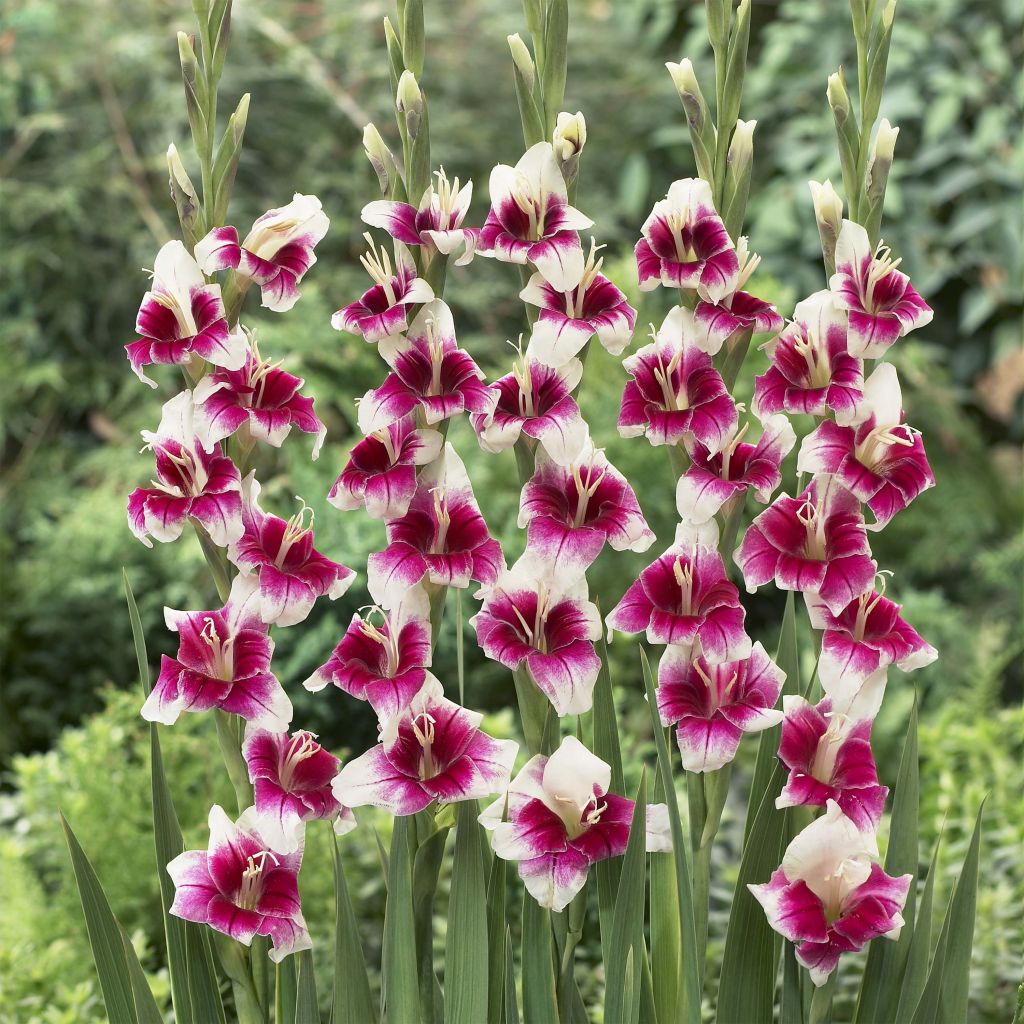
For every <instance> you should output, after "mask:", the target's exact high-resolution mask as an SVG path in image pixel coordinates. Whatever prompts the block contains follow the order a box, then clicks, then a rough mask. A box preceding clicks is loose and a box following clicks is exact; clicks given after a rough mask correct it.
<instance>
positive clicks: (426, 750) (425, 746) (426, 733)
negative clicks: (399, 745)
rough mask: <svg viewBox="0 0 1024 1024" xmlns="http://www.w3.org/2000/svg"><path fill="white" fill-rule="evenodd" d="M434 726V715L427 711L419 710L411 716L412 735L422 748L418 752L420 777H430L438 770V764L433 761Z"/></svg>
mask: <svg viewBox="0 0 1024 1024" xmlns="http://www.w3.org/2000/svg"><path fill="white" fill-rule="evenodd" d="M421 723H422V724H421ZM434 726H435V722H434V717H433V715H431V714H429V712H426V711H421V712H420V713H419V714H418V715H414V716H413V719H412V731H413V735H414V736H415V737H416V739H417V741H418V742H419V745H420V747H421V748H422V752H421V754H420V779H432V778H433V777H434V776H435V775H436V774H437V771H438V766H437V765H436V764H435V763H434V753H433V744H434Z"/></svg>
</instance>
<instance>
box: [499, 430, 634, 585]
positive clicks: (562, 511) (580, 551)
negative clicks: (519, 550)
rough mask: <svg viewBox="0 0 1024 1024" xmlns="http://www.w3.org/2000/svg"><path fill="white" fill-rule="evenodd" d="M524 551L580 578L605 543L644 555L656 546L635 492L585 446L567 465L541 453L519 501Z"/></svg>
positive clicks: (590, 446)
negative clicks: (524, 536)
mask: <svg viewBox="0 0 1024 1024" xmlns="http://www.w3.org/2000/svg"><path fill="white" fill-rule="evenodd" d="M519 528H520V529H524V528H525V529H526V530H527V548H528V549H529V550H530V551H531V552H533V553H535V554H536V555H537V556H539V557H540V558H541V559H543V560H544V561H546V562H548V563H550V564H551V565H553V566H555V567H556V569H558V570H565V572H566V573H568V574H569V575H570V576H578V575H581V574H582V573H583V572H584V571H586V569H587V567H588V566H589V565H591V563H593V561H594V559H596V558H597V556H598V555H599V554H600V553H601V550H602V548H603V547H604V545H605V542H606V541H607V542H608V543H609V544H610V545H611V546H612V547H613V548H615V550H616V551H626V550H629V551H646V550H647V549H648V548H649V547H650V546H651V545H652V544H653V543H654V533H653V532H652V531H651V529H650V528H649V527H648V525H647V521H646V520H645V519H644V516H643V512H642V511H641V510H640V504H639V502H638V501H637V499H636V494H635V493H634V491H633V488H632V487H630V485H629V482H628V481H627V480H626V478H625V477H624V476H623V475H622V474H621V473H620V472H619V471H618V470H617V469H616V468H615V467H614V466H613V465H612V464H611V463H610V462H609V461H608V459H607V458H606V457H605V455H604V452H603V451H601V450H599V449H595V448H594V445H593V442H592V441H589V440H588V441H587V443H586V444H585V446H584V447H583V449H582V450H581V451H580V453H579V454H578V455H577V456H576V458H574V459H572V460H571V462H570V463H569V464H568V465H560V464H559V463H558V462H556V461H555V460H554V459H553V458H552V457H551V456H550V455H549V454H548V453H547V452H546V451H545V450H543V449H539V450H538V451H537V453H536V456H535V460H534V473H533V476H532V477H531V478H530V479H529V480H528V481H527V482H526V485H525V486H524V487H523V491H522V496H521V498H520V501H519Z"/></svg>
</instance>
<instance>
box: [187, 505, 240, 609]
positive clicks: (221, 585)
mask: <svg viewBox="0 0 1024 1024" xmlns="http://www.w3.org/2000/svg"><path fill="white" fill-rule="evenodd" d="M192 525H193V526H195V528H196V536H197V537H198V538H199V546H200V547H201V548H202V549H203V557H204V558H205V559H206V564H207V565H208V566H209V567H210V575H211V576H213V583H214V586H215V587H216V588H217V596H218V597H219V598H220V599H221V600H222V601H224V602H225V603H226V602H227V599H228V595H229V594H230V593H231V563H230V562H229V561H228V556H227V554H226V552H225V551H224V549H223V548H219V547H217V545H216V544H214V543H213V541H212V540H210V535H209V534H208V533H207V532H206V531H205V530H204V529H203V528H202V527H201V526H200V525H199V524H198V523H197V522H195V520H193V521H192Z"/></svg>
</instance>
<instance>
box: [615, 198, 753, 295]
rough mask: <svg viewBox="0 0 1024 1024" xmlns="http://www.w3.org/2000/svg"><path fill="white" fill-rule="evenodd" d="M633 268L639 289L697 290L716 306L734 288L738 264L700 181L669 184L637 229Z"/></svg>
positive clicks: (728, 239)
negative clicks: (634, 268)
mask: <svg viewBox="0 0 1024 1024" xmlns="http://www.w3.org/2000/svg"><path fill="white" fill-rule="evenodd" d="M640 230H641V232H642V233H643V238H641V239H640V241H639V242H637V243H636V249H635V252H636V266H637V271H638V273H639V275H640V290H641V291H644V292H648V291H651V290H652V289H654V288H657V287H658V285H659V284H660V285H664V286H665V287H666V288H693V289H696V288H698V286H699V287H700V288H701V289H702V292H701V297H702V298H704V299H705V300H707V301H708V302H712V303H718V302H720V301H721V300H722V299H724V298H725V296H727V295H730V294H732V292H733V291H735V289H736V286H737V285H736V282H737V280H738V276H739V270H740V265H739V260H738V259H737V256H736V249H735V247H734V246H733V244H732V240H731V239H730V238H729V232H728V231H726V230H725V225H724V224H723V223H722V218H721V217H719V216H718V212H717V211H716V210H715V204H714V201H713V200H712V198H711V186H710V185H708V183H707V182H706V181H704V180H703V179H701V178H683V179H681V180H680V181H674V182H672V185H671V187H670V188H669V190H668V195H667V196H666V197H665V198H664V199H662V200H659V201H658V202H657V203H655V204H654V209H653V210H651V212H650V214H649V216H648V217H647V220H645V221H644V224H643V227H642V228H641V229H640Z"/></svg>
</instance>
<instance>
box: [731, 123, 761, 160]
mask: <svg viewBox="0 0 1024 1024" xmlns="http://www.w3.org/2000/svg"><path fill="white" fill-rule="evenodd" d="M756 127H757V122H756V121H737V122H736V130H735V131H734V132H733V133H732V141H731V142H730V143H729V166H730V167H736V168H740V167H743V166H744V165H746V164H749V163H750V162H751V160H752V159H753V156H754V129H755V128H756Z"/></svg>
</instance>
